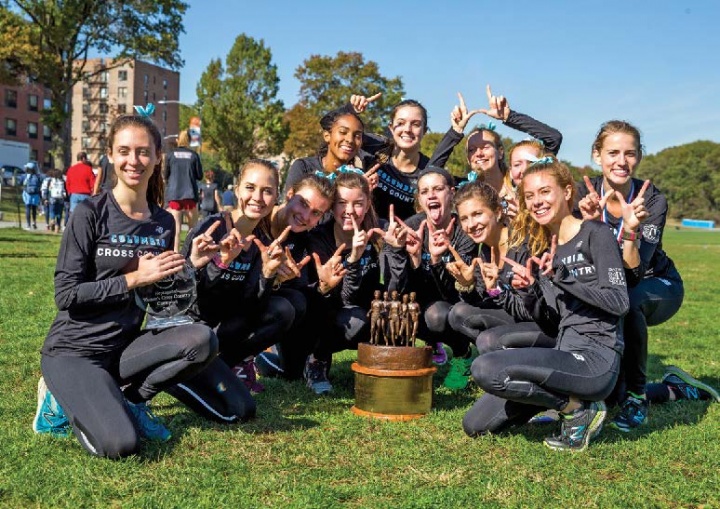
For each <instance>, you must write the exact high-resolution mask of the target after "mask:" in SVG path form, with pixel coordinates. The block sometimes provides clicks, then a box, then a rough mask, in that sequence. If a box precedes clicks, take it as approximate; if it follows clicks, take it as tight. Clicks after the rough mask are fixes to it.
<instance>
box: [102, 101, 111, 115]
mask: <svg viewBox="0 0 720 509" xmlns="http://www.w3.org/2000/svg"><path fill="white" fill-rule="evenodd" d="M108 111H109V108H108V105H107V103H100V113H102V114H103V115H107V112H108Z"/></svg>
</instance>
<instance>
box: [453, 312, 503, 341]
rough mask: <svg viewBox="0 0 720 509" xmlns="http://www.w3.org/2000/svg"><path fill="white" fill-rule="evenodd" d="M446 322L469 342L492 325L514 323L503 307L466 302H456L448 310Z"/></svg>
mask: <svg viewBox="0 0 720 509" xmlns="http://www.w3.org/2000/svg"><path fill="white" fill-rule="evenodd" d="M448 323H449V324H450V327H452V328H453V330H454V331H457V332H459V333H461V334H463V335H464V336H466V337H467V338H469V339H470V341H471V342H475V340H476V338H477V337H478V334H480V333H481V332H482V331H486V330H488V329H491V328H493V327H499V326H501V325H509V324H513V323H515V319H514V318H513V317H512V316H510V315H509V314H508V313H507V312H506V311H505V310H504V309H484V308H479V307H476V306H471V305H470V304H468V303H467V302H458V303H457V304H455V305H454V306H453V307H452V309H451V310H450V315H449V316H448Z"/></svg>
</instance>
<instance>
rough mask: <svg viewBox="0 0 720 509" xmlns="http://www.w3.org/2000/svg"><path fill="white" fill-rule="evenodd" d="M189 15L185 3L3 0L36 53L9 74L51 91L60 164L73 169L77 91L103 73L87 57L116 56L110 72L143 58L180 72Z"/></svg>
mask: <svg viewBox="0 0 720 509" xmlns="http://www.w3.org/2000/svg"><path fill="white" fill-rule="evenodd" d="M186 9H187V4H186V3H185V2H183V1H182V0H156V1H153V2H146V1H142V0H103V1H97V0H63V1H60V0H54V1H51V0H0V12H2V13H3V14H2V16H8V14H7V13H8V12H10V13H12V14H13V15H16V16H17V18H16V20H20V21H22V23H24V26H25V28H24V29H25V30H27V33H28V34H29V36H28V38H29V43H30V44H31V46H32V50H33V51H32V57H31V58H29V59H25V58H21V59H16V60H15V62H14V64H15V65H13V66H10V67H7V66H5V69H6V70H8V69H9V70H11V71H12V74H13V75H14V76H16V77H17V76H27V77H29V78H30V79H32V80H34V81H36V82H37V83H39V84H40V85H42V86H44V87H46V88H47V89H48V90H49V91H50V98H51V104H52V105H51V107H50V108H49V109H48V110H45V111H43V113H42V118H43V123H44V124H45V125H47V126H48V127H49V128H50V129H51V130H52V132H53V133H54V134H53V153H54V154H55V156H56V164H59V165H68V164H69V163H70V155H71V154H70V141H71V140H70V118H71V116H72V89H73V86H74V85H75V84H76V83H78V82H80V81H82V80H84V79H87V78H90V77H92V76H94V75H96V74H99V73H100V72H103V71H104V70H105V69H97V70H96V69H92V70H89V69H88V68H87V58H88V54H89V53H90V52H91V51H92V52H96V53H100V54H112V55H114V57H113V63H112V65H111V66H109V67H108V68H111V67H117V66H120V65H124V64H125V63H127V62H128V61H130V60H132V59H133V58H141V59H143V60H149V61H152V62H157V63H161V64H165V65H167V66H169V67H171V68H173V69H177V68H179V67H181V66H182V64H183V61H182V59H181V58H180V51H179V47H178V36H179V34H180V32H182V31H183V25H182V15H183V14H184V13H185V10H186ZM7 37H11V35H9V34H8V33H6V32H5V29H4V27H3V39H5V38H7ZM4 61H5V62H7V60H4ZM106 69H107V68H106Z"/></svg>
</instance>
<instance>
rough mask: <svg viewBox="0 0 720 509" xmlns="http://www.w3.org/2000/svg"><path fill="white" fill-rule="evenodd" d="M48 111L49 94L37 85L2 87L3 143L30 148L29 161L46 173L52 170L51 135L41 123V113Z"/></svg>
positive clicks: (0, 122)
mask: <svg viewBox="0 0 720 509" xmlns="http://www.w3.org/2000/svg"><path fill="white" fill-rule="evenodd" d="M49 107H50V93H49V92H47V91H46V90H45V89H44V88H43V87H40V86H38V85H37V84H34V83H27V84H25V85H24V86H18V87H12V86H7V85H0V140H7V141H10V142H20V143H27V144H29V145H30V154H29V157H30V160H33V161H37V162H38V165H40V166H41V167H42V168H44V169H46V168H52V164H53V161H52V157H51V156H50V148H51V147H52V144H51V136H52V133H51V132H50V129H49V128H47V127H46V126H45V125H43V123H42V120H41V119H40V112H41V111H42V110H43V109H44V108H49ZM25 162H27V161H25ZM5 163H6V161H0V164H5Z"/></svg>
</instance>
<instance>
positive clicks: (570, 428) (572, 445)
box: [545, 401, 607, 452]
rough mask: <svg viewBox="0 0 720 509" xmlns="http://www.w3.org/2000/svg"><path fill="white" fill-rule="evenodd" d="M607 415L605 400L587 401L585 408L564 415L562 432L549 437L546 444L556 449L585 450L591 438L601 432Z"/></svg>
mask: <svg viewBox="0 0 720 509" xmlns="http://www.w3.org/2000/svg"><path fill="white" fill-rule="evenodd" d="M561 415H562V414H561ZM606 415H607V408H606V407H605V402H603V401H593V402H591V403H585V404H584V405H583V408H581V409H579V410H576V411H575V412H573V413H571V414H568V415H562V419H561V421H562V422H561V424H560V434H559V435H554V436H550V437H547V438H546V439H545V445H546V446H548V447H549V448H550V449H554V450H556V451H572V452H580V451H584V450H585V449H587V446H588V444H589V443H590V440H592V439H593V438H595V437H596V436H598V435H599V434H600V431H601V430H602V426H603V422H604V421H605V416H606Z"/></svg>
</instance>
